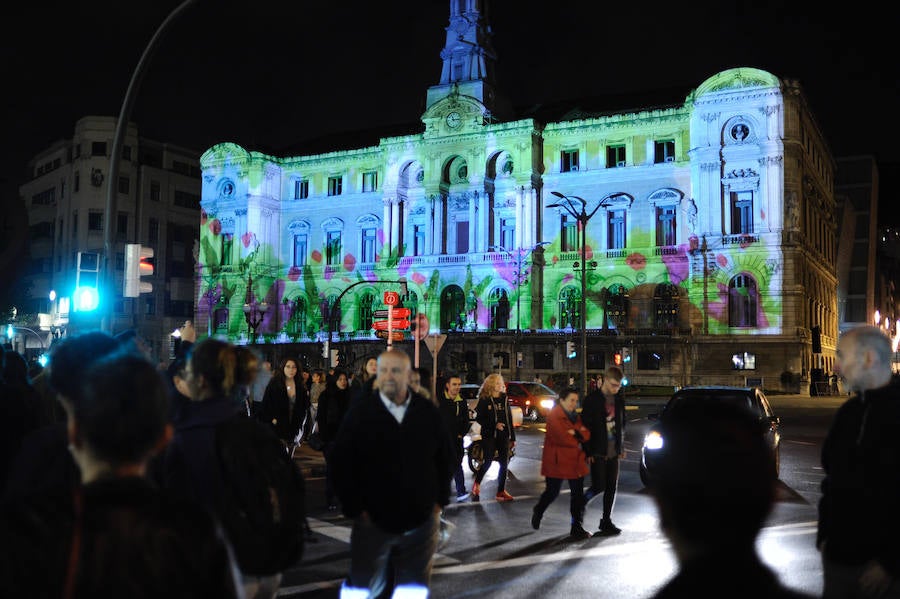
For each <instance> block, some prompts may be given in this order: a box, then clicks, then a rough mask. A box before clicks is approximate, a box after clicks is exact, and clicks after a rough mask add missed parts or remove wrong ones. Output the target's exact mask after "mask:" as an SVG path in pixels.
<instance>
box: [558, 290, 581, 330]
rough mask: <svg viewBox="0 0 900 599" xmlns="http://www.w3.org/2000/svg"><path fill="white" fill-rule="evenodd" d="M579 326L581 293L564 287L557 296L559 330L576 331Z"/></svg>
mask: <svg viewBox="0 0 900 599" xmlns="http://www.w3.org/2000/svg"><path fill="white" fill-rule="evenodd" d="M580 324H581V293H579V292H578V290H577V289H575V288H574V287H566V288H564V289H563V290H562V291H561V292H560V294H559V328H561V329H565V328H570V327H571V328H573V329H577V328H579V327H580Z"/></svg>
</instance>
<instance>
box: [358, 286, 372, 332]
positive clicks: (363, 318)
mask: <svg viewBox="0 0 900 599" xmlns="http://www.w3.org/2000/svg"><path fill="white" fill-rule="evenodd" d="M374 311H375V295H374V294H372V293H369V292H366V294H365V295H363V296H362V298H360V300H359V327H358V328H357V329H356V330H357V331H369V330H371V329H372V320H373V316H374Z"/></svg>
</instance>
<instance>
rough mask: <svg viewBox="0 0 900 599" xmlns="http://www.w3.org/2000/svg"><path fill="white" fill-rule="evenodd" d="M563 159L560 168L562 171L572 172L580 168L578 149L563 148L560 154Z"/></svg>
mask: <svg viewBox="0 0 900 599" xmlns="http://www.w3.org/2000/svg"><path fill="white" fill-rule="evenodd" d="M560 158H561V160H562V162H561V164H560V167H559V170H560V172H562V173H570V172H573V171H577V170H578V150H563V151H562V152H561V154H560Z"/></svg>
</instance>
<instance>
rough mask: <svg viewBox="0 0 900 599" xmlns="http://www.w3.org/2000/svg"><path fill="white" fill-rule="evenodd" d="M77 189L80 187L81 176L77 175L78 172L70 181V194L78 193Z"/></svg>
mask: <svg viewBox="0 0 900 599" xmlns="http://www.w3.org/2000/svg"><path fill="white" fill-rule="evenodd" d="M79 187H81V176H80V175H79V174H78V171H76V172H75V179H74V180H73V181H72V192H73V193H74V192H76V191H78V188H79Z"/></svg>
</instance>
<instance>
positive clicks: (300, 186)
mask: <svg viewBox="0 0 900 599" xmlns="http://www.w3.org/2000/svg"><path fill="white" fill-rule="evenodd" d="M308 197H309V181H308V180H307V179H295V180H294V199H295V200H305V199H306V198H308Z"/></svg>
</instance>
